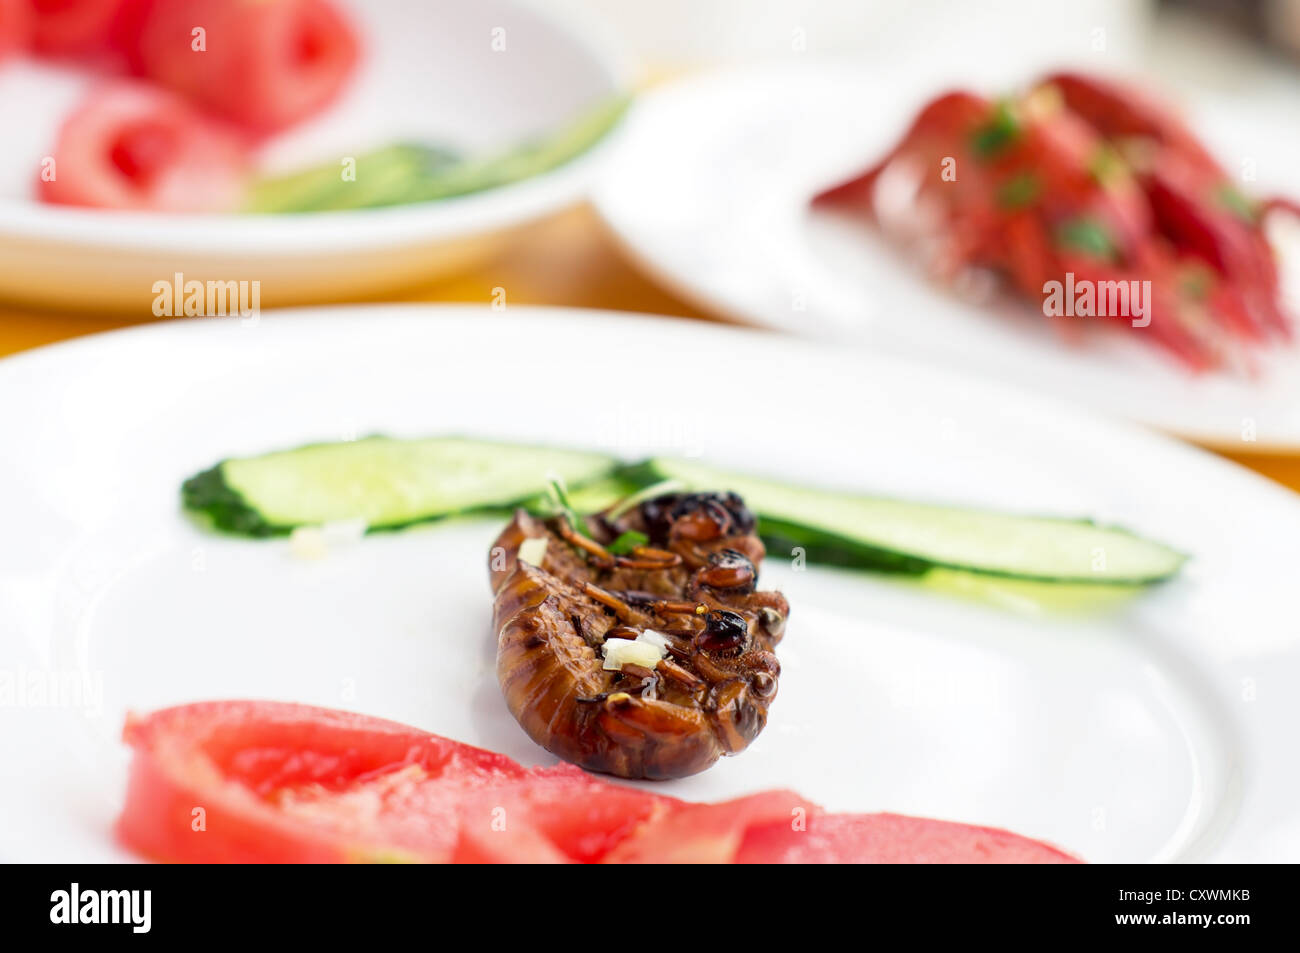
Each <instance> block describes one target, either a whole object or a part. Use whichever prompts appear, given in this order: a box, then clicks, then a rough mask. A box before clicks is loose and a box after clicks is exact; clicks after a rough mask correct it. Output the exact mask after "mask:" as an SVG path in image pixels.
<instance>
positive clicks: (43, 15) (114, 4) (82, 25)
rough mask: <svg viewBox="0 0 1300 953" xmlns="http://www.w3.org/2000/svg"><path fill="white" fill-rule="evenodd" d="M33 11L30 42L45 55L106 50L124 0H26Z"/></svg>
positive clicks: (77, 54)
mask: <svg viewBox="0 0 1300 953" xmlns="http://www.w3.org/2000/svg"><path fill="white" fill-rule="evenodd" d="M26 2H27V3H28V4H29V6H30V7H31V8H32V11H33V14H34V24H33V36H32V46H33V47H34V48H35V49H36V51H37V52H38V53H43V54H45V55H47V56H81V55H84V54H88V53H99V52H102V51H104V50H107V49H108V48H109V45H110V38H111V35H112V32H113V28H114V23H115V22H116V20H117V16H118V12H119V10H120V9H121V8H122V6H123V3H124V0H26Z"/></svg>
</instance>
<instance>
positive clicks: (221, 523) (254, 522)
mask: <svg viewBox="0 0 1300 953" xmlns="http://www.w3.org/2000/svg"><path fill="white" fill-rule="evenodd" d="M221 467H222V464H220V463H218V464H217V465H216V466H214V467H209V468H208V469H207V470H204V471H203V472H202V473H196V474H195V475H194V476H192V477H190V478H189V479H188V480H186V481H185V482H184V483H182V484H181V504H182V505H183V506H184V507H185V509H186V510H188V511H189V512H190V513H193V514H194V515H195V516H198V517H201V518H204V519H206V521H207V522H208V524H209V525H211V526H212V527H214V528H215V529H219V530H222V531H223V532H226V533H233V534H235V535H237V536H252V537H255V538H259V539H260V538H265V537H268V536H287V535H288V534H289V533H290V532H292V531H293V527H292V526H273V525H272V524H270V523H268V522H267V521H266V520H264V519H263V518H262V514H261V513H259V512H257V510H255V509H253V507H251V506H249V505H248V502H247V501H246V500H245V499H244V498H243V497H242V496H241V495H240V494H239V491H238V490H236V489H234V488H233V487H232V486H230V484H228V483H227V482H226V477H225V475H224V474H223V473H222V470H221Z"/></svg>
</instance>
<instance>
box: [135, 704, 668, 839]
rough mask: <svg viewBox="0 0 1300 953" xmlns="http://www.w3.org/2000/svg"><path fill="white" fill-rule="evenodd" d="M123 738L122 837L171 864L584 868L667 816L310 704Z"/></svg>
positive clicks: (164, 725) (566, 775)
mask: <svg viewBox="0 0 1300 953" xmlns="http://www.w3.org/2000/svg"><path fill="white" fill-rule="evenodd" d="M125 738H126V740H127V741H128V742H129V743H130V744H131V745H132V746H133V747H134V748H135V757H134V760H133V762H132V766H131V777H130V781H129V785H128V789H127V798H126V807H125V809H124V810H123V812H122V816H121V819H120V820H119V822H118V833H119V835H120V837H121V839H122V840H123V841H124V842H125V843H126V844H127V845H128V846H130V847H131V848H133V849H134V850H137V851H139V852H140V853H142V854H145V855H146V856H149V857H153V858H156V859H159V860H167V861H194V862H273V863H274V862H284V863H313V862H330V861H385V860H409V861H427V862H437V861H450V860H453V859H456V860H480V861H482V860H562V861H573V860H578V861H590V860H596V859H599V858H600V857H601V856H602V855H603V854H604V853H605V852H606V851H607V850H608V847H609V845H611V844H613V843H615V842H617V841H618V840H620V839H622V838H625V837H627V836H628V835H629V834H630V833H631V832H632V831H633V830H635V829H636V827H637V826H638V825H639V824H640V823H641V821H642V820H644V819H648V818H650V817H652V816H653V815H654V814H655V813H656V812H657V811H660V810H663V809H664V808H663V807H661V804H667V803H669V802H668V801H667V799H664V798H659V797H657V796H655V795H652V794H647V793H645V792H641V791H637V790H634V789H631V788H620V787H615V786H614V785H611V784H606V783H604V782H601V781H598V780H596V779H595V778H592V777H591V776H589V775H587V774H585V773H583V772H581V771H579V770H577V769H576V768H572V767H569V766H567V765H565V766H561V767H558V768H542V769H527V768H524V767H521V766H520V765H518V764H516V763H515V762H513V761H511V760H510V759H509V758H506V757H505V756H503V755H499V754H494V753H492V752H490V751H484V750H483V749H481V748H475V747H473V746H471V745H465V744H461V743H459V742H455V741H450V740H448V739H446V738H441V737H439V736H437V735H431V734H428V733H427V732H423V731H418V730H416V729H414V728H408V727H406V726H404V725H399V724H397V723H395V722H391V721H385V720H383V719H379V718H370V717H367V716H364V715H355V714H349V713H346V712H339V711H331V710H329V709H323V708H313V707H310V706H307V705H292V704H283V703H277V702H240V701H235V702H210V703H202V704H196V705H184V706H181V707H179V708H170V709H166V710H164V711H161V712H157V713H156V714H153V715H150V716H148V717H146V718H131V719H129V720H128V722H127V726H126V731H125Z"/></svg>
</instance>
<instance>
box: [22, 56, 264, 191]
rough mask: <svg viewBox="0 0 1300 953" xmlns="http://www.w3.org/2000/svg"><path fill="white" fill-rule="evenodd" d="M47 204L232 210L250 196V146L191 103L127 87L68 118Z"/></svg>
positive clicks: (107, 92) (47, 182)
mask: <svg viewBox="0 0 1300 953" xmlns="http://www.w3.org/2000/svg"><path fill="white" fill-rule="evenodd" d="M53 159H54V164H53V166H52V168H51V169H50V172H51V173H52V177H51V176H49V175H42V176H41V179H40V181H39V182H38V191H39V195H40V197H41V199H42V200H44V201H46V202H54V203H58V204H64V205H87V206H93V207H95V208H112V209H136V210H145V211H158V212H207V211H228V210H233V209H234V208H236V207H237V206H238V204H239V201H240V198H241V196H242V194H243V189H244V183H245V178H246V172H247V168H246V166H247V162H246V158H245V150H244V145H243V142H242V141H241V140H240V138H239V137H238V136H237V135H236V134H235V133H233V132H232V131H230V130H229V129H228V128H227V127H225V126H223V125H222V124H220V123H218V122H216V121H214V120H210V119H208V118H206V117H204V116H203V115H201V114H199V113H197V112H195V111H194V109H193V108H191V107H190V106H189V105H188V104H187V103H186V102H185V101H184V100H182V99H180V98H179V97H177V96H175V95H173V94H171V93H168V92H166V91H165V90H158V89H154V88H152V87H149V86H147V85H146V84H143V83H136V82H129V81H121V82H115V83H113V84H111V85H108V86H104V87H101V88H99V89H96V90H94V91H92V92H91V94H90V95H89V96H88V97H87V99H86V100H85V101H84V102H83V103H82V105H81V106H80V107H79V108H78V109H77V110H76V111H75V112H74V113H73V114H72V115H71V116H69V117H68V118H67V119H66V120H65V121H64V124H63V127H62V129H61V130H60V133H59V138H58V142H57V143H56V145H55V147H54V152H53Z"/></svg>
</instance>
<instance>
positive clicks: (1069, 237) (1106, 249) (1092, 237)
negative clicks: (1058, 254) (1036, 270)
mask: <svg viewBox="0 0 1300 953" xmlns="http://www.w3.org/2000/svg"><path fill="white" fill-rule="evenodd" d="M1056 240H1057V243H1058V244H1059V245H1060V246H1061V247H1062V248H1072V249H1074V250H1075V251H1081V252H1083V253H1084V254H1085V255H1091V256H1092V257H1093V258H1104V259H1106V260H1107V261H1114V260H1115V259H1116V258H1118V257H1119V250H1118V247H1117V246H1116V244H1115V241H1114V240H1113V239H1112V238H1111V236H1110V231H1109V230H1108V229H1107V228H1106V226H1105V225H1102V224H1101V223H1100V222H1098V221H1097V220H1096V219H1091V218H1072V219H1069V220H1068V221H1065V222H1062V223H1061V225H1060V227H1059V228H1057V230H1056Z"/></svg>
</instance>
